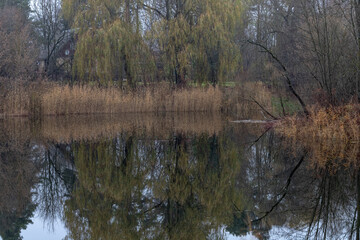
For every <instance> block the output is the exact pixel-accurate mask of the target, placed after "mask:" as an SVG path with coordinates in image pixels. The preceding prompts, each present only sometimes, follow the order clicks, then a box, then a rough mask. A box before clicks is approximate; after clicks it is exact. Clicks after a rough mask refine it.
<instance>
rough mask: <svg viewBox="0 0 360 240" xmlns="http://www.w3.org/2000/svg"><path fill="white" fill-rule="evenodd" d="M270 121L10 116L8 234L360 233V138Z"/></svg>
mask: <svg viewBox="0 0 360 240" xmlns="http://www.w3.org/2000/svg"><path fill="white" fill-rule="evenodd" d="M268 127H269V125H267V124H264V123H262V122H259V123H253V122H252V123H250V124H249V123H247V122H246V121H245V122H237V123H235V122H231V121H229V120H228V119H225V118H223V117H221V116H219V115H204V114H186V115H171V114H169V115H157V116H153V115H151V116H150V115H126V116H110V115H109V116H91V117H89V116H78V117H58V118H45V119H43V120H41V121H30V120H25V119H21V118H15V119H2V120H0V189H1V190H0V191H1V194H0V235H1V237H2V239H4V240H5V239H20V238H21V237H23V238H24V239H25V240H26V239H306V238H308V239H352V238H353V239H356V235H357V234H358V229H359V227H358V226H359V225H358V222H357V219H358V217H357V216H358V214H357V211H358V209H360V208H359V207H357V206H360V198H359V192H360V190H359V188H360V177H359V174H358V173H359V168H358V167H357V160H358V159H359V145H358V143H351V144H348V143H337V142H336V144H335V143H332V144H333V146H330V147H329V146H327V145H326V143H321V142H319V143H307V142H304V140H301V141H300V140H296V139H295V140H294V139H286V138H284V137H281V136H279V135H277V134H276V133H275V132H274V131H273V130H272V129H268ZM337 148H339V150H337Z"/></svg>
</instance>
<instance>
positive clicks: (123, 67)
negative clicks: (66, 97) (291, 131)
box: [63, 0, 242, 87]
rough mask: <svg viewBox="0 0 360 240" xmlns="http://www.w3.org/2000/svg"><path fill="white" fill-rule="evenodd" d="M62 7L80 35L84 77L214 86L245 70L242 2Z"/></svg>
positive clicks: (66, 2) (111, 0)
mask: <svg viewBox="0 0 360 240" xmlns="http://www.w3.org/2000/svg"><path fill="white" fill-rule="evenodd" d="M63 8H64V15H65V18H66V19H67V20H68V21H69V22H71V23H72V25H73V28H74V29H76V31H77V34H78V36H77V39H78V42H77V48H76V53H75V64H74V75H75V77H76V78H77V79H78V80H80V81H97V82H99V83H100V84H102V85H107V84H108V83H111V82H112V81H113V80H120V84H122V82H123V79H127V82H128V83H129V85H130V86H133V87H134V86H135V85H136V83H137V82H139V81H143V82H146V81H150V80H152V79H154V76H157V78H158V79H166V80H168V81H170V82H172V83H176V84H178V85H185V84H186V83H187V82H211V83H213V84H214V85H215V84H216V83H218V82H222V81H226V80H227V79H231V78H232V77H233V76H234V75H235V74H236V73H237V71H238V70H239V66H240V64H239V62H240V52H239V45H238V40H239V36H238V34H239V32H240V27H241V13H242V5H241V1H240V0H222V1H218V0H201V1H200V0H186V1H185V0H153V1H150V0H82V1H79V0H63Z"/></svg>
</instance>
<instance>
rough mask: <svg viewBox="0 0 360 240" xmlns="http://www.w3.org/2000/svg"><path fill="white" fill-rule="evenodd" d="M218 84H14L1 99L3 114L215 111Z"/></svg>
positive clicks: (219, 92)
mask: <svg viewBox="0 0 360 240" xmlns="http://www.w3.org/2000/svg"><path fill="white" fill-rule="evenodd" d="M221 99H222V93H221V91H220V90H219V89H218V88H213V87H209V88H187V89H176V90H173V89H171V88H170V87H169V86H167V87H166V86H163V85H160V87H158V88H154V89H150V88H143V89H140V90H138V91H136V92H125V91H122V90H119V89H117V88H115V87H113V88H96V87H89V86H73V87H71V86H68V85H65V86H60V85H56V84H49V83H43V84H42V85H41V86H40V85H38V86H37V87H36V88H32V89H31V91H29V90H28V89H27V88H26V87H25V86H22V85H16V86H15V87H13V88H12V89H10V90H9V91H8V93H7V94H6V95H5V97H4V98H3V101H2V104H1V105H2V107H0V111H1V110H2V113H1V112H0V114H3V115H13V116H14V115H24V116H29V115H78V114H103V113H106V114H114V113H132V112H218V111H220V108H221Z"/></svg>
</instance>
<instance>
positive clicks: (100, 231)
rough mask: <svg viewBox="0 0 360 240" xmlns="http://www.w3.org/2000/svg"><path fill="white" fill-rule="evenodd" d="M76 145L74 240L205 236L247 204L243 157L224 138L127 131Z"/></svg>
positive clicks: (69, 215) (69, 206)
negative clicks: (239, 185) (240, 178)
mask: <svg viewBox="0 0 360 240" xmlns="http://www.w3.org/2000/svg"><path fill="white" fill-rule="evenodd" d="M73 149H74V156H75V164H76V167H77V169H78V179H79V181H78V184H77V187H76V188H75V190H74V192H73V197H72V198H71V199H69V200H68V201H67V202H66V205H65V219H66V225H67V227H68V228H69V230H70V234H71V237H72V238H74V239H140V238H145V239H159V238H160V239H163V238H171V239H191V238H193V239H204V238H206V237H207V236H209V235H210V234H213V233H214V232H216V231H217V230H219V228H220V226H221V225H222V224H226V223H228V222H229V221H231V220H232V212H233V203H234V202H235V203H236V205H237V206H242V205H243V203H242V202H241V200H242V196H241V194H240V193H239V190H237V189H236V188H235V184H236V182H235V178H236V175H235V174H236V173H237V172H239V171H238V170H239V167H240V166H239V163H240V161H239V156H238V153H237V151H236V150H235V148H234V146H233V145H232V144H231V143H230V142H229V141H227V140H226V138H224V136H216V135H214V136H208V135H205V134H203V135H201V136H193V137H191V138H187V137H186V136H185V135H184V134H175V135H174V136H171V138H170V139H169V140H149V139H145V138H143V137H141V136H134V135H132V136H127V135H126V134H123V135H120V136H119V137H118V138H116V139H114V140H104V141H101V142H97V143H94V142H85V143H78V144H74V146H73Z"/></svg>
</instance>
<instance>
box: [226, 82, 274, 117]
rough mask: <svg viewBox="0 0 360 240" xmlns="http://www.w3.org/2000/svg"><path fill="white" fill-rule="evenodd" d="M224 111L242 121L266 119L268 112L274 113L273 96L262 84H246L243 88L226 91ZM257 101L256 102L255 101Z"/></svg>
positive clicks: (237, 87) (227, 89)
mask: <svg viewBox="0 0 360 240" xmlns="http://www.w3.org/2000/svg"><path fill="white" fill-rule="evenodd" d="M223 92H224V99H223V103H222V109H223V111H224V112H226V113H228V114H229V115H233V116H236V117H237V118H241V119H264V117H269V116H266V113H264V111H263V110H262V109H261V108H260V107H259V105H258V104H256V103H255V101H256V102H258V103H259V104H260V105H261V106H262V107H263V108H264V109H266V111H269V112H272V103H271V98H272V96H273V94H272V93H271V91H270V90H269V89H268V88H267V87H266V85H265V84H263V83H262V82H244V83H243V84H242V85H241V86H236V87H234V88H225V89H224V91H223ZM254 100H255V101H254Z"/></svg>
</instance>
